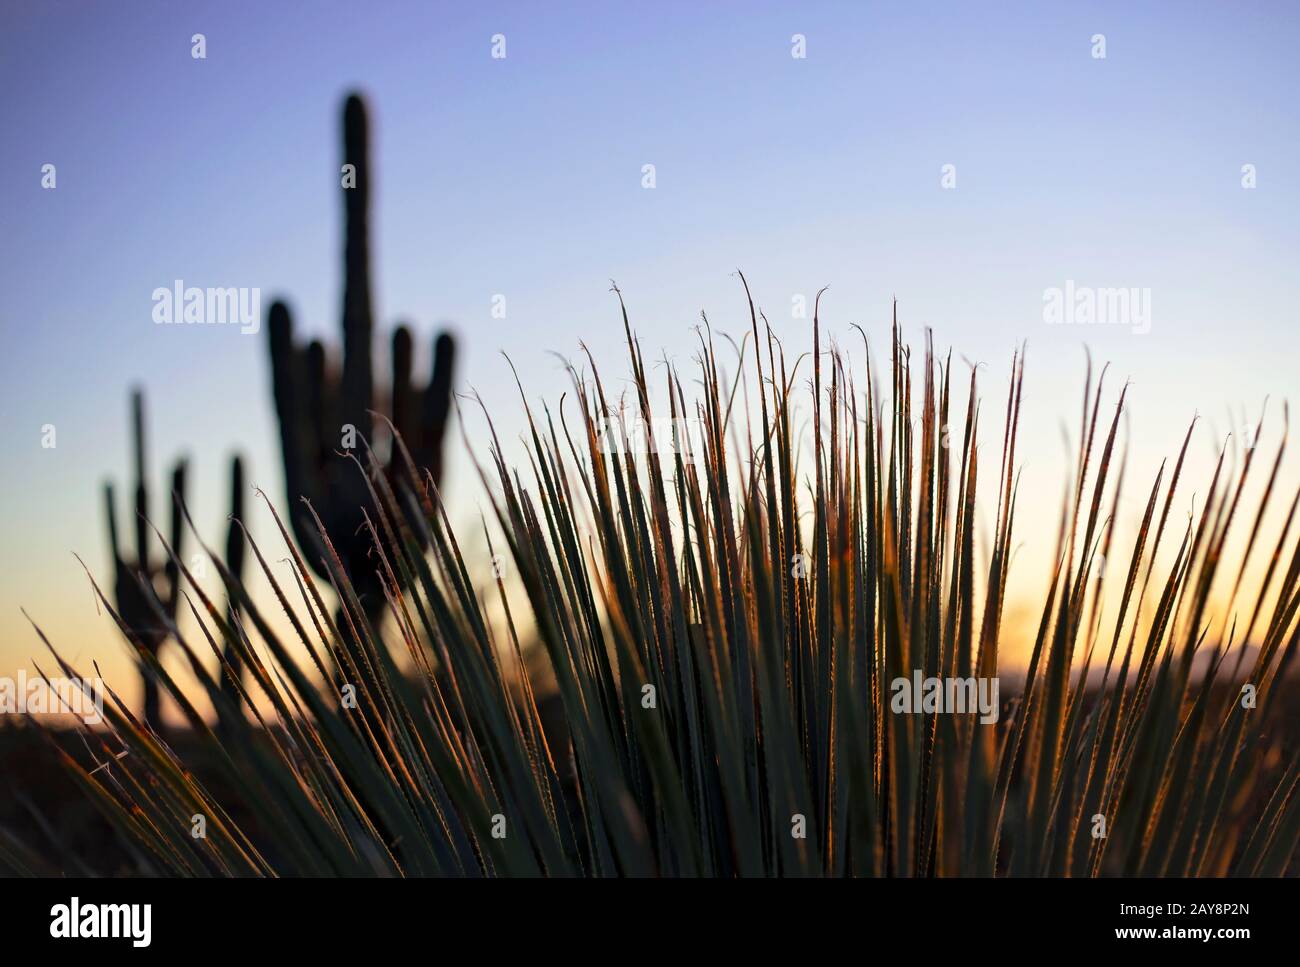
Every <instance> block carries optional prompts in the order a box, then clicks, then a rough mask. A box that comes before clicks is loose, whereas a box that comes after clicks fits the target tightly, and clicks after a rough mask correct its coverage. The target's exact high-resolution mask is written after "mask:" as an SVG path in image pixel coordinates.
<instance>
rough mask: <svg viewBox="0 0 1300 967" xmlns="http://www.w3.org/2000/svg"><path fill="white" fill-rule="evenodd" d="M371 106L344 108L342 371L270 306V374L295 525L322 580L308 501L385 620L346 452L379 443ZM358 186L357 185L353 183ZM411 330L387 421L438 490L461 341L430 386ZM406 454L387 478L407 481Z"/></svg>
mask: <svg viewBox="0 0 1300 967" xmlns="http://www.w3.org/2000/svg"><path fill="white" fill-rule="evenodd" d="M366 125H367V122H366V108H365V104H364V103H363V102H362V100H361V98H360V97H358V96H356V95H355V94H354V95H352V96H350V97H349V98H348V99H347V102H346V104H345V105H344V109H343V160H344V163H345V165H346V166H350V167H345V168H344V169H343V170H344V172H345V173H346V174H347V175H350V178H351V179H355V180H354V182H353V181H350V179H348V178H346V177H345V179H344V180H345V184H344V186H343V188H342V191H343V198H344V209H345V215H346V232H345V234H346V238H345V243H344V256H343V262H344V291H343V360H342V371H341V372H334V371H330V370H327V368H326V361H325V350H324V347H323V346H322V345H321V343H320V342H318V341H313V342H311V343H310V344H309V345H307V346H306V347H305V348H299V347H297V346H295V345H294V341H293V325H292V322H291V320H290V316H289V310H288V308H287V307H286V306H285V305H284V303H282V302H276V303H274V304H273V305H272V306H271V309H270V319H269V323H268V326H267V329H268V331H269V333H270V342H271V370H272V378H273V382H274V393H275V408H276V412H277V415H278V416H279V420H280V443H281V448H282V451H283V457H284V472H285V483H286V486H287V489H288V496H289V503H290V507H291V513H290V520H291V523H292V526H293V531H294V536H295V537H296V538H297V540H298V543H299V544H300V545H301V546H302V547H303V548H304V549H305V550H307V551H308V553H307V555H306V556H307V559H308V560H309V561H310V562H311V566H312V567H313V568H314V569H315V570H316V573H317V574H319V575H320V576H321V577H322V578H323V579H326V580H328V578H329V574H328V571H327V570H326V569H325V566H324V563H323V562H322V560H321V559H320V554H319V553H317V549H319V547H320V539H319V536H318V534H317V532H316V529H315V526H314V524H313V522H312V520H311V515H310V513H309V512H308V511H307V509H306V508H305V507H303V506H302V504H301V501H300V500H299V498H302V497H305V498H307V499H308V500H309V501H310V502H311V505H312V508H313V509H314V510H315V511H316V513H317V514H318V515H319V517H320V519H321V522H322V523H323V524H324V526H325V529H326V532H327V533H328V534H329V536H330V540H331V541H332V542H333V544H334V547H335V549H336V550H337V551H338V553H339V557H340V558H341V559H342V562H343V567H344V568H345V570H346V571H347V574H348V577H349V578H350V579H351V581H352V583H353V585H354V586H355V588H356V591H357V593H358V595H359V597H360V600H361V602H362V604H363V605H364V607H365V609H366V612H367V615H368V616H369V617H370V618H371V619H372V620H374V619H376V618H377V617H378V616H379V615H380V614H381V613H382V610H383V607H384V601H385V599H384V595H383V589H382V585H381V582H380V578H379V575H378V573H377V568H376V564H375V562H374V561H373V560H372V559H370V550H371V547H372V544H371V536H370V534H369V533H368V532H367V530H366V529H365V528H364V527H363V523H364V520H365V516H364V515H365V514H366V513H369V515H370V519H371V520H372V521H376V526H377V520H378V518H377V516H376V512H375V508H374V506H373V501H372V499H371V495H370V493H369V491H368V489H367V487H366V482H365V480H364V479H363V478H362V476H361V474H360V473H359V472H358V470H357V467H356V465H355V464H354V463H352V461H351V460H349V459H348V458H347V456H346V455H345V454H344V453H343V452H342V451H343V450H345V449H350V448H351V447H353V446H355V447H357V448H358V450H359V452H356V455H357V456H358V458H360V459H362V460H363V462H364V450H361V449H360V448H361V447H362V445H363V439H364V440H365V441H370V440H372V434H371V430H372V428H373V419H372V415H371V411H372V410H378V409H379V407H378V406H376V404H375V393H374V377H373V375H372V371H371V357H370V353H371V330H372V317H371V298H370V265H369V261H370V256H369V240H368V232H369V229H368V224H367V219H368V212H369V205H370V165H369V158H368V156H367V152H368V146H367V130H366ZM349 184H350V186H349ZM411 354H412V346H411V334H410V332H409V331H408V330H407V329H406V327H405V326H399V327H398V328H397V330H396V331H395V332H394V333H393V339H392V387H391V407H390V409H389V411H388V415H389V416H390V418H391V419H392V422H393V425H394V426H395V427H396V428H397V430H398V432H399V433H400V434H401V435H402V439H403V441H404V442H405V444H406V446H407V448H408V449H409V451H410V453H411V457H412V460H413V461H414V463H415V466H416V468H417V469H418V471H419V472H420V473H421V475H423V474H424V473H425V472H427V473H428V474H429V475H430V476H431V477H432V479H433V481H434V483H435V484H438V483H439V482H440V481H441V477H442V447H443V437H444V435H445V433H446V428H447V418H448V413H449V411H450V407H451V387H452V367H453V361H454V357H455V345H454V343H453V341H452V338H451V336H450V335H448V334H446V333H442V334H440V335H439V336H438V337H437V339H436V341H435V344H434V352H433V372H432V375H431V377H430V380H429V383H428V385H427V386H425V387H424V388H423V390H417V389H415V388H414V387H413V386H412V384H411ZM400 465H401V464H400V458H399V456H398V453H397V448H396V447H394V448H393V453H392V455H391V456H390V458H389V461H388V465H387V467H385V472H386V473H387V475H388V476H389V478H390V480H397V479H400V478H399V475H398V473H397V471H398V469H399V467H400Z"/></svg>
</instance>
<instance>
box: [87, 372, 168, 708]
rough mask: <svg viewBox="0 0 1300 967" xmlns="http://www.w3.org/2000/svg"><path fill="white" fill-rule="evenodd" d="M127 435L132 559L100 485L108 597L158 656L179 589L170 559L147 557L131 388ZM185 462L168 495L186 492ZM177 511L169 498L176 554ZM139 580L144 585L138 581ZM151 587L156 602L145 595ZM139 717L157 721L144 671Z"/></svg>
mask: <svg viewBox="0 0 1300 967" xmlns="http://www.w3.org/2000/svg"><path fill="white" fill-rule="evenodd" d="M131 418H132V420H131V421H132V435H133V436H134V438H135V553H136V557H135V561H134V562H130V561H128V560H127V559H126V558H125V557H123V555H122V548H121V544H120V543H119V542H118V537H117V513H116V511H115V509H114V499H113V484H112V482H111V481H110V482H107V483H105V484H104V504H105V510H106V512H107V517H108V543H109V547H110V549H111V550H112V552H113V568H114V580H113V596H114V598H115V599H116V602H117V613H118V615H119V616H120V617H121V619H122V622H123V623H124V624H125V625H126V626H127V627H128V628H129V629H131V632H132V633H133V634H134V635H135V636H136V638H137V639H138V640H139V641H140V643H141V644H142V645H143V646H144V647H145V648H146V649H148V650H149V651H150V652H152V653H153V654H154V655H157V654H158V652H159V650H160V649H161V648H162V645H163V642H165V641H166V640H167V637H168V635H169V634H170V632H169V630H168V625H169V624H171V623H174V622H175V619H176V601H177V595H178V593H179V590H180V575H179V568H178V567H177V566H176V564H175V563H174V562H173V561H172V560H171V559H170V558H169V559H168V560H167V562H166V563H165V564H163V565H162V566H161V567H159V566H156V565H154V564H152V563H151V562H150V560H149V557H150V555H149V544H150V541H149V530H150V527H149V488H148V485H147V484H146V483H145V480H146V479H147V477H146V473H145V438H144V437H145V433H144V393H143V391H141V390H138V389H137V390H134V391H133V392H132V393H131ZM185 473H186V463H185V461H184V460H183V459H182V460H178V461H177V462H176V464H175V466H174V467H173V469H172V494H173V495H174V496H179V497H180V498H181V499H182V500H183V499H184V496H185ZM183 533H184V531H183V528H182V526H181V511H180V507H179V506H178V505H177V503H176V501H175V500H174V499H173V501H172V519H171V546H172V549H173V550H174V551H175V553H176V555H177V557H179V556H180V554H181V541H182V537H183ZM142 585H143V586H142ZM151 589H152V591H153V593H154V594H155V595H156V598H157V602H156V603H155V602H154V601H152V600H150V597H149V591H150V590H151ZM159 605H160V606H161V608H162V611H163V613H164V614H165V615H166V616H167V619H168V620H167V622H163V621H162V620H161V619H160V618H159V616H158V611H157V607H158V606H159ZM144 720H145V722H147V723H148V724H149V725H150V726H151V727H153V728H157V727H158V723H159V697H158V683H157V681H155V680H154V678H153V677H152V676H151V675H149V674H147V673H146V674H145V676H144Z"/></svg>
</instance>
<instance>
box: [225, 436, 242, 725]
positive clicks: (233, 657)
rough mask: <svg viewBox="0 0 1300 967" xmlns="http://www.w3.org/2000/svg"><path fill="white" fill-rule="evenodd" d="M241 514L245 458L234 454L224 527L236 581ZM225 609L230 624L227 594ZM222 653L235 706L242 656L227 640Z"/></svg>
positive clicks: (233, 607) (232, 609) (233, 609)
mask: <svg viewBox="0 0 1300 967" xmlns="http://www.w3.org/2000/svg"><path fill="white" fill-rule="evenodd" d="M243 514H244V462H243V460H241V459H240V458H239V457H238V456H235V457H234V458H232V459H231V461H230V526H229V528H228V529H227V531H226V569H227V570H228V571H229V572H230V573H231V574H233V575H234V576H235V579H236V580H238V581H242V580H243V576H244V530H243V528H242V527H240V526H239V521H240V520H241V519H242V517H243ZM226 611H227V614H228V615H229V620H230V624H231V626H232V627H233V626H234V623H235V620H236V619H237V618H238V617H239V602H238V601H237V600H236V599H234V598H231V597H229V596H227V599H226ZM222 654H223V656H224V657H225V660H226V664H227V665H229V666H230V668H229V672H228V673H227V674H226V675H225V676H224V677H223V678H222V680H221V684H222V689H223V690H224V691H225V693H226V695H227V696H228V697H229V698H230V700H231V701H232V702H233V703H234V705H235V707H236V708H238V707H239V688H238V681H239V677H240V675H241V674H243V660H242V659H241V658H240V657H239V652H238V651H237V650H235V648H234V646H233V645H232V644H231V643H230V642H226V646H225V648H224V649H223V650H222Z"/></svg>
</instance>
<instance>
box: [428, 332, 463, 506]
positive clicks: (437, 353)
mask: <svg viewBox="0 0 1300 967" xmlns="http://www.w3.org/2000/svg"><path fill="white" fill-rule="evenodd" d="M455 363H456V343H455V342H454V341H453V340H452V338H451V336H450V335H449V334H448V333H445V332H444V333H439V335H438V338H437V339H436V340H435V341H434V345H433V373H432V375H431V376H430V377H429V385H428V387H427V388H426V389H425V391H424V403H423V413H422V415H421V423H422V424H423V427H422V430H423V432H422V433H421V434H420V436H419V439H420V440H421V449H422V450H423V451H424V452H423V453H422V454H421V455H420V456H421V462H422V465H423V466H425V467H427V468H428V469H429V472H430V473H431V474H432V475H433V481H434V483H436V484H438V485H439V486H441V485H442V444H443V438H444V437H445V436H446V434H447V419H448V417H449V416H450V414H451V387H452V375H453V373H454V371H455Z"/></svg>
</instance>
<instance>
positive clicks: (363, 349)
mask: <svg viewBox="0 0 1300 967" xmlns="http://www.w3.org/2000/svg"><path fill="white" fill-rule="evenodd" d="M343 154H344V161H345V162H346V163H347V164H351V165H354V166H355V170H356V185H355V186H354V187H352V188H345V189H343V202H344V211H345V216H346V223H347V225H346V229H345V232H344V235H345V241H344V252H343V263H344V290H343V379H342V386H341V395H342V412H341V414H340V415H341V417H342V420H343V422H344V423H351V424H352V425H353V426H355V427H356V428H357V432H358V433H360V434H362V435H363V436H365V437H366V438H367V439H369V438H370V436H371V433H370V407H371V401H372V400H373V399H374V385H373V380H374V378H373V376H372V371H371V358H370V352H371V345H370V343H371V330H372V326H373V322H372V317H371V305H370V249H369V230H370V227H369V224H368V217H369V208H370V164H369V161H370V159H369V157H368V144H367V130H366V107H365V102H364V101H362V100H361V98H360V97H359V96H357V95H356V94H353V95H351V96H350V97H349V98H348V99H347V103H346V104H345V105H344V107H343Z"/></svg>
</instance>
